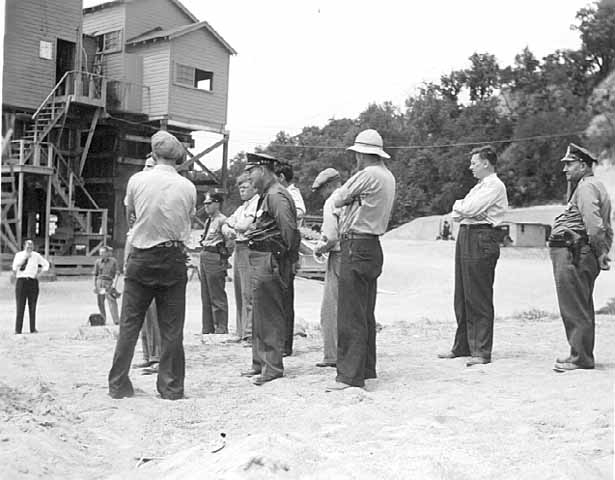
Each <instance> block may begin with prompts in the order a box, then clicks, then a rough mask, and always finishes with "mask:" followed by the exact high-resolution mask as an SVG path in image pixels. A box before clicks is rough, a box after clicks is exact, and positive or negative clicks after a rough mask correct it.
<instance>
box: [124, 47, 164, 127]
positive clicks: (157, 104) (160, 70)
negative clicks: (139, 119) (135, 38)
mask: <svg viewBox="0 0 615 480" xmlns="http://www.w3.org/2000/svg"><path fill="white" fill-rule="evenodd" d="M129 53H134V54H138V55H140V56H141V57H142V58H143V77H142V78H143V85H146V86H147V87H149V112H146V113H149V115H150V116H152V117H155V116H160V115H166V114H167V112H168V111H169V64H170V56H171V53H170V45H169V42H166V41H163V42H155V43H148V44H145V45H141V46H138V47H133V48H129ZM147 103H148V102H147V99H144V107H145V108H147Z"/></svg>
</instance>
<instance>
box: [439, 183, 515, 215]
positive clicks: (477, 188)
mask: <svg viewBox="0 0 615 480" xmlns="http://www.w3.org/2000/svg"><path fill="white" fill-rule="evenodd" d="M507 209H508V197H507V195H506V187H505V186H504V184H503V183H502V180H500V179H499V178H498V176H497V175H496V174H495V173H492V174H490V175H487V176H486V177H485V178H483V179H482V180H479V181H478V183H477V184H476V185H474V187H472V189H471V190H470V191H469V192H468V194H467V195H466V196H465V197H464V198H463V199H462V200H457V201H456V202H455V203H454V204H453V213H452V215H451V216H452V218H453V220H455V221H456V222H461V224H462V225H471V224H475V223H490V224H491V225H498V224H499V223H500V222H501V221H502V219H503V217H504V212H506V210H507Z"/></svg>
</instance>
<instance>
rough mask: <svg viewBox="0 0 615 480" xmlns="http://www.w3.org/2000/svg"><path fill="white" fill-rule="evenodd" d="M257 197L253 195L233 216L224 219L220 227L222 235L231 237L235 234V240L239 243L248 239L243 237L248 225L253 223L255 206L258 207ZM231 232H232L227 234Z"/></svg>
mask: <svg viewBox="0 0 615 480" xmlns="http://www.w3.org/2000/svg"><path fill="white" fill-rule="evenodd" d="M258 199H259V196H258V195H254V196H253V197H252V198H251V199H250V200H246V201H245V202H243V203H242V204H241V205H239V207H237V210H235V211H234V212H233V214H232V215H231V216H230V217H228V218H227V219H226V224H225V225H224V226H223V227H222V233H224V235H226V236H229V237H232V235H233V234H235V240H236V241H239V242H243V241H246V240H247V239H248V238H247V237H246V236H245V235H244V233H245V231H246V230H247V229H248V227H249V226H250V224H252V223H253V222H254V218H255V217H256V206H257V205H258ZM229 230H232V232H229Z"/></svg>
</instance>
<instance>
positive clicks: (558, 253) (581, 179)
mask: <svg viewBox="0 0 615 480" xmlns="http://www.w3.org/2000/svg"><path fill="white" fill-rule="evenodd" d="M561 161H562V162H563V164H564V168H563V171H564V173H565V174H566V179H567V180H568V187H569V188H568V192H569V195H568V205H567V206H566V209H565V210H564V212H563V213H561V214H560V215H559V216H558V217H557V218H556V219H555V221H554V223H553V229H552V230H551V236H550V237H549V247H550V249H549V250H550V254H551V261H552V263H553V275H554V277H555V289H556V291H557V300H558V302H559V310H560V313H561V316H562V320H563V321H564V328H565V329H566V337H567V338H568V343H569V344H570V355H569V356H568V357H566V358H558V359H557V360H556V361H555V366H554V367H553V369H554V370H555V371H556V372H566V371H569V370H576V369H579V368H581V369H591V368H594V333H595V326H596V325H595V316H594V301H593V298H592V297H593V293H594V282H595V281H596V278H597V277H598V274H599V273H600V270H608V269H609V260H610V259H609V257H608V253H609V250H610V248H611V245H612V243H613V228H612V227H611V200H610V198H609V195H608V193H607V191H606V189H605V188H604V185H603V184H602V182H601V181H600V180H598V179H596V177H594V173H593V165H594V163H596V162H597V160H596V158H595V157H594V156H593V155H592V154H591V153H590V152H589V151H587V150H585V149H584V148H582V147H579V146H577V145H575V144H574V143H571V144H570V145H569V146H568V150H567V151H566V155H564V158H562V160H561Z"/></svg>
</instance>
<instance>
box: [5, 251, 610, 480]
mask: <svg viewBox="0 0 615 480" xmlns="http://www.w3.org/2000/svg"><path fill="white" fill-rule="evenodd" d="M451 249H452V244H448V243H446V242H438V243H435V242H432V243H409V242H403V241H389V242H385V256H386V266H385V273H384V274H383V277H382V281H381V282H380V288H381V294H380V295H379V298H378V312H377V313H378V321H379V322H380V323H381V324H382V325H383V329H382V331H381V332H380V333H379V336H378V349H379V354H378V371H379V378H378V379H377V380H374V381H369V382H368V385H367V387H366V389H365V390H361V389H351V390H347V391H343V392H336V393H326V392H325V391H324V388H325V386H326V385H327V383H329V382H330V381H331V380H332V379H333V378H334V371H333V370H332V369H327V370H323V369H319V368H316V367H315V366H314V363H316V362H317V361H319V360H321V352H320V348H321V339H320V333H319V330H318V328H317V323H318V317H317V315H318V305H319V302H320V295H321V292H322V286H321V285H320V284H319V283H317V282H313V281H307V280H302V279H298V280H297V287H296V290H297V295H296V297H297V300H296V301H297V308H296V310H297V315H298V317H299V319H300V320H299V323H300V324H301V326H302V327H303V328H304V329H305V330H306V333H307V337H305V338H304V337H296V341H297V348H296V355H294V356H293V357H290V358H288V359H286V361H285V365H286V376H285V377H284V378H283V379H280V380H276V381H274V382H271V383H270V384H267V385H265V386H263V387H254V386H252V385H251V384H250V382H249V381H248V380H246V379H244V378H241V377H239V375H238V373H239V371H240V370H241V369H244V368H245V367H246V366H248V365H249V359H250V352H249V350H248V349H245V348H242V347H241V346H239V345H236V344H228V343H223V341H224V340H225V339H226V338H228V337H226V336H213V335H211V336H207V337H206V338H203V339H202V338H201V336H200V335H195V333H196V332H198V330H199V325H200V318H199V315H200V313H199V312H200V300H199V294H198V291H199V287H198V282H197V281H192V282H190V284H189V292H188V317H187V323H186V329H185V345H186V363H187V376H186V394H187V397H188V398H186V399H185V400H180V401H176V402H169V401H165V400H161V399H158V398H157V397H156V394H155V377H153V376H144V375H139V374H138V373H136V372H135V373H134V374H133V375H132V379H133V382H134V384H135V387H137V389H138V392H137V395H136V396H135V397H134V398H131V399H125V400H112V399H110V398H109V397H108V396H107V388H106V376H107V373H108V369H109V366H110V362H111V356H112V353H113V348H114V330H113V328H107V327H97V328H90V327H85V326H84V323H85V320H86V318H87V314H89V313H90V312H92V311H94V310H95V299H94V297H93V294H92V293H91V289H92V281H91V280H90V279H79V280H69V281H61V282H55V283H45V284H42V286H41V300H40V305H39V309H38V311H39V316H40V321H39V328H40V330H41V333H39V334H38V335H29V334H24V335H21V336H15V335H13V334H12V333H11V332H12V328H13V317H14V304H13V302H14V299H13V295H12V292H11V287H10V286H9V283H8V277H7V276H6V275H3V276H1V277H0V287H1V288H2V292H3V294H2V296H1V297H0V312H2V313H1V314H0V315H1V316H0V358H2V359H3V368H2V369H1V370H0V478H2V479H13V478H42V477H44V478H74V479H84V478H137V479H139V478H143V479H145V478H147V479H163V478H165V479H167V478H177V479H180V478H181V479H192V478H194V479H196V478H322V479H330V478H400V479H402V478H403V479H407V478H419V479H451V480H457V479H459V480H462V479H493V478H498V479H511V480H512V479H519V478H540V479H577V478H583V479H602V478H611V476H612V474H613V473H612V472H613V401H614V391H613V379H614V375H613V373H614V372H615V349H614V348H613V344H615V317H614V316H608V315H600V316H598V318H597V344H596V349H595V353H596V359H597V368H596V369H595V370H593V371H582V372H570V373H566V374H556V373H554V372H552V371H551V365H552V363H553V360H554V358H555V356H557V355H560V354H564V353H566V341H565V337H564V332H563V327H562V325H561V320H560V319H559V317H558V316H557V315H556V312H557V307H556V303H555V297H554V290H553V286H552V279H551V273H550V267H549V263H548V260H547V259H546V256H545V255H544V252H541V251H530V250H527V251H524V252H519V251H514V250H509V251H506V252H504V253H503V257H502V260H501V261H500V264H499V265H498V271H497V279H496V301H497V314H498V318H497V320H496V331H495V342H494V355H493V360H494V362H493V363H492V364H490V365H486V366H477V367H472V368H466V367H465V366H464V363H463V360H462V359H455V360H438V359H437V358H435V354H436V353H437V352H438V351H444V350H446V349H447V348H448V347H449V346H450V342H451V339H452V334H453V332H454V319H453V316H452V312H451V307H450V305H451V299H452V277H451V273H452V268H453V263H452V255H451ZM614 280H615V274H614V273H613V272H608V273H607V274H606V275H601V277H600V278H599V280H598V285H597V290H596V299H597V301H596V306H597V307H598V308H599V307H601V306H602V305H604V304H605V303H606V301H607V300H608V299H609V298H610V297H613V296H615V288H614V287H615V281H614ZM228 286H229V288H227V292H228V293H229V296H231V292H232V288H231V284H229V285H228ZM230 300H231V302H232V297H231V299H230ZM233 308H234V307H233V306H231V311H233ZM233 321H234V315H233V314H232V315H231V324H232V323H233ZM139 355H140V352H139V351H137V354H136V357H137V358H140V357H139ZM150 459H151V460H150ZM137 464H139V466H138V467H137Z"/></svg>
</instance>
